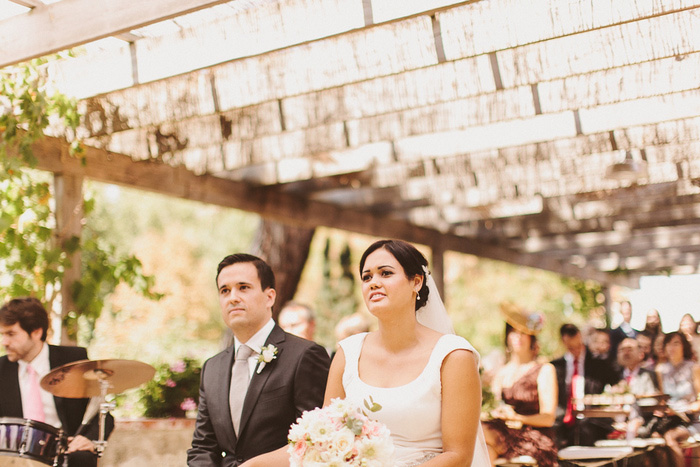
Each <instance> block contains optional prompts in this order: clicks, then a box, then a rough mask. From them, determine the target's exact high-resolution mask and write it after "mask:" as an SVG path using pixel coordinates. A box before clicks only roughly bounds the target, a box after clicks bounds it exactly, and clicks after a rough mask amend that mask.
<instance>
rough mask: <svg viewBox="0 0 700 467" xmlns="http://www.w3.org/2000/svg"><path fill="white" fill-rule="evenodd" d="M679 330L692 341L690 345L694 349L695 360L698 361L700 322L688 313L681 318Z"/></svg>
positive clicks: (699, 353)
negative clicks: (699, 329) (699, 323)
mask: <svg viewBox="0 0 700 467" xmlns="http://www.w3.org/2000/svg"><path fill="white" fill-rule="evenodd" d="M679 331H681V332H682V333H683V334H685V337H686V339H688V342H690V347H691V348H692V349H693V360H695V361H696V362H697V361H698V357H700V334H698V323H696V322H695V319H694V318H693V317H692V316H691V315H690V313H686V314H684V315H683V317H682V318H681V324H680V328H679Z"/></svg>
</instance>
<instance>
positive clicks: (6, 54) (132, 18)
mask: <svg viewBox="0 0 700 467" xmlns="http://www.w3.org/2000/svg"><path fill="white" fill-rule="evenodd" d="M227 1H229V0H149V1H147V2H143V1H139V0H122V1H119V2H115V1H114V0H61V1H60V2H56V3H52V4H50V5H45V6H43V7H41V8H37V9H35V10H33V11H30V12H28V13H25V14H22V15H17V16H14V17H12V18H8V19H6V20H4V21H0V44H4V46H3V47H2V48H1V49H0V68H2V67H5V66H8V65H13V64H15V63H19V62H23V61H26V60H29V59H32V58H36V57H43V56H45V55H48V54H51V53H53V52H59V51H61V50H65V49H68V48H71V47H75V46H77V45H81V44H85V43H86V42H91V41H95V40H98V39H102V38H104V37H108V36H112V35H115V34H119V33H123V32H128V31H130V30H132V29H136V28H140V27H143V26H147V25H149V24H152V23H156V22H158V21H164V20H166V19H170V18H174V17H176V16H180V15H184V14H186V13H191V12H193V11H197V10H201V9H202V8H206V7H210V6H213V5H218V4H220V3H225V2H227Z"/></svg>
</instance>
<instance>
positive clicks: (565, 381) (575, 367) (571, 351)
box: [552, 324, 617, 448]
mask: <svg viewBox="0 0 700 467" xmlns="http://www.w3.org/2000/svg"><path fill="white" fill-rule="evenodd" d="M559 333H560V334H561V340H562V343H563V344H564V347H565V348H566V353H565V354H564V356H562V357H560V358H557V359H556V360H553V361H552V365H554V369H555V370H556V374H557V386H558V394H559V397H558V407H557V417H556V421H555V423H554V428H555V432H556V435H557V443H558V446H559V448H562V447H564V446H570V445H584V446H592V445H593V443H595V441H597V440H599V439H603V438H605V437H606V435H607V434H608V433H610V431H611V430H612V427H611V422H610V420H608V419H595V418H591V419H583V420H577V419H576V417H575V416H574V415H575V414H574V406H573V403H574V399H575V398H580V397H583V394H600V393H601V392H603V389H604V388H605V386H606V385H607V384H615V383H617V375H616V374H615V371H614V370H613V368H612V366H611V365H610V363H609V362H608V361H606V360H601V359H599V358H595V357H593V355H592V354H591V353H590V351H588V349H587V348H586V346H585V345H584V344H583V337H582V336H581V331H579V329H578V327H577V326H576V325H575V324H564V325H562V327H561V329H560V330H559ZM578 381H580V383H579V382H578ZM581 386H582V387H581ZM580 389H582V391H581V392H583V394H580V392H579V390H580Z"/></svg>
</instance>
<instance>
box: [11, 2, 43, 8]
mask: <svg viewBox="0 0 700 467" xmlns="http://www.w3.org/2000/svg"><path fill="white" fill-rule="evenodd" d="M10 1H11V2H12V3H16V4H17V5H22V6H26V7H27V8H37V7H43V6H46V4H45V3H44V2H42V1H41V0H10Z"/></svg>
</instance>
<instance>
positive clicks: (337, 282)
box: [315, 237, 358, 346]
mask: <svg viewBox="0 0 700 467" xmlns="http://www.w3.org/2000/svg"><path fill="white" fill-rule="evenodd" d="M353 267H354V264H353V262H352V253H351V250H350V245H349V244H348V243H347V241H346V242H345V243H344V245H343V247H342V248H341V250H340V251H339V252H336V251H334V249H333V248H332V242H331V237H327V238H326V242H325V247H324V249H323V265H322V269H323V279H322V284H321V288H320V290H319V291H318V295H317V298H316V302H315V309H316V330H317V332H316V334H317V336H318V337H317V340H318V341H319V342H320V343H321V344H323V345H327V346H330V345H332V344H333V343H334V328H335V325H336V324H337V323H338V321H339V320H340V318H342V317H343V316H347V315H351V314H353V313H354V312H355V311H357V306H358V303H357V296H356V294H355V276H354V274H353V272H352V271H353Z"/></svg>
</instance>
